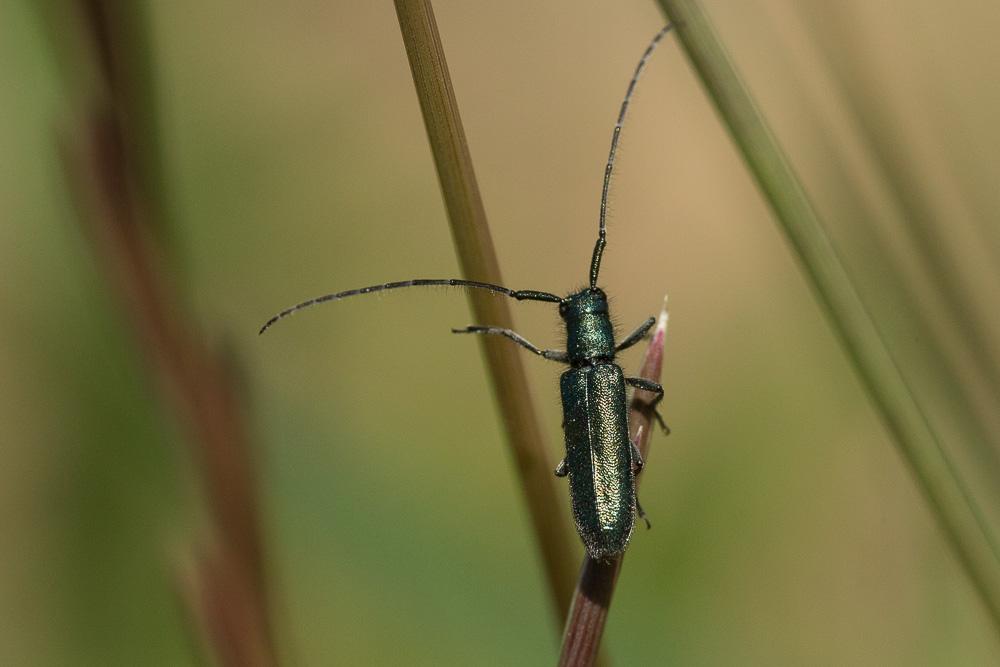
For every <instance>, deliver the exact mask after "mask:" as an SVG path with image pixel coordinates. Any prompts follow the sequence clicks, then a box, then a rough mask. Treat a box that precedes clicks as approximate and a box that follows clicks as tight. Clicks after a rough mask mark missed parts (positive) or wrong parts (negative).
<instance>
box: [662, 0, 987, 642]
mask: <svg viewBox="0 0 1000 667" xmlns="http://www.w3.org/2000/svg"><path fill="white" fill-rule="evenodd" d="M659 3H660V6H661V7H662V8H663V12H664V14H666V16H667V18H668V19H669V20H670V21H671V22H672V23H674V24H675V26H676V28H677V37H678V39H679V41H680V44H681V46H682V47H683V49H684V51H685V52H686V54H687V56H688V59H689V60H690V61H691V64H692V66H693V67H694V69H695V71H696V72H697V73H698V76H699V77H700V78H701V81H702V84H703V85H704V86H705V90H706V91H707V92H708V94H709V96H710V97H711V98H712V101H713V102H714V103H715V107H716V110H717V111H718V112H719V115H720V117H721V118H722V120H723V122H724V123H725V125H726V127H727V129H728V130H729V133H730V135H731V136H732V138H733V141H735V143H736V145H737V147H738V148H739V150H740V152H741V153H742V155H743V159H744V160H745V161H746V164H747V166H748V167H749V169H750V173H751V174H752V175H753V177H754V178H755V179H756V180H757V184H758V186H759V187H760V189H761V191H762V192H763V194H764V196H765V198H766V199H767V201H768V203H769V204H770V206H771V209H772V210H773V212H774V217H775V220H776V222H778V225H779V227H780V228H781V230H782V231H783V232H784V234H785V237H786V238H787V239H788V241H789V243H790V245H791V246H792V248H793V250H794V251H795V253H796V255H797V256H798V259H799V262H800V265H801V266H802V268H803V270H804V272H805V275H806V277H807V278H808V280H809V283H810V285H811V287H812V288H813V294H814V296H815V297H816V299H817V301H818V302H819V303H820V305H821V306H822V307H823V309H824V310H825V311H826V314H827V317H828V319H829V322H830V324H831V325H832V327H833V330H834V331H835V332H836V334H837V335H838V336H839V338H840V342H841V344H842V345H843V346H844V349H845V351H846V352H847V355H848V357H849V358H850V360H851V362H852V363H853V365H854V368H855V370H856V371H857V372H858V375H859V377H860V379H861V382H862V384H863V385H864V387H865V389H866V390H867V391H868V395H869V397H870V398H871V400H872V402H873V403H874V405H875V407H876V408H877V409H878V411H879V412H880V414H881V416H882V420H883V422H884V423H885V425H886V427H887V428H888V429H889V432H890V433H891V434H892V436H893V439H894V440H895V442H896V445H897V447H898V448H899V451H900V453H901V454H902V455H903V458H904V460H905V461H906V462H907V464H908V466H909V468H910V472H911V473H912V475H913V478H914V480H915V481H916V482H917V485H918V487H919V488H920V490H921V491H922V492H923V494H924V497H925V499H926V500H927V502H928V504H929V505H930V508H931V511H932V513H933V515H934V517H935V518H936V519H937V522H938V524H939V525H940V526H941V528H942V530H943V531H944V534H945V537H946V539H947V542H948V544H949V545H950V546H951V548H952V551H953V553H954V554H955V555H956V556H957V557H958V561H959V563H961V565H962V567H963V568H964V570H965V572H966V574H967V575H968V576H969V578H970V579H971V581H972V584H973V586H974V587H975V589H976V591H977V592H978V593H979V595H980V597H981V598H982V600H983V602H984V603H985V605H986V608H987V610H988V611H989V613H990V615H991V617H992V620H993V622H994V624H995V626H996V628H997V630H1000V548H998V546H997V542H996V540H995V538H994V536H993V535H992V534H991V532H990V529H989V526H988V525H987V524H986V521H985V519H984V518H983V516H982V513H981V511H980V510H979V508H978V507H977V506H976V503H975V500H974V499H973V497H972V495H971V494H970V493H969V491H968V489H967V487H966V484H965V482H964V481H963V480H962V478H961V477H960V476H959V472H958V470H957V469H956V468H955V466H954V465H953V464H952V462H951V461H950V459H949V458H948V455H947V453H946V452H945V449H944V447H943V446H942V443H941V442H940V441H939V440H938V437H937V434H936V433H934V431H933V429H932V428H931V425H930V423H929V422H928V420H927V417H926V416H925V415H924V413H923V411H922V410H921V408H920V405H919V404H918V403H917V401H916V399H915V398H914V396H913V394H912V392H911V391H910V389H909V387H908V386H907V384H906V380H905V379H904V378H903V375H902V373H901V372H900V370H899V368H898V367H897V366H896V362H895V360H894V359H893V357H892V354H891V353H890V352H889V350H888V348H887V347H886V344H885V342H884V341H883V340H882V336H881V335H880V333H879V331H878V329H877V327H876V326H875V323H874V322H873V321H872V318H871V316H870V315H869V314H868V311H867V309H866V308H865V306H864V304H863V302H862V301H861V298H860V296H859V295H858V292H857V290H856V289H855V287H854V284H853V282H852V281H851V279H850V276H849V275H848V273H847V270H846V269H845V268H844V266H843V264H842V263H841V261H840V258H839V257H838V256H837V253H836V251H835V250H834V248H833V245H832V243H831V242H830V239H829V237H828V236H827V234H826V231H825V230H824V228H823V225H822V223H821V222H820V220H819V216H818V215H817V214H816V211H815V210H814V209H813V207H812V204H811V203H810V201H809V199H808V197H807V196H806V193H805V190H804V189H803V187H802V184H801V183H800V182H799V179H798V177H797V176H796V175H795V172H794V171H792V168H791V165H789V163H788V160H787V159H786V158H785V155H784V152H783V151H782V150H781V148H780V147H779V146H778V143H777V141H776V140H775V138H774V135H773V134H772V133H771V130H770V128H769V127H768V125H767V123H766V121H765V120H764V117H763V116H762V115H761V113H760V111H759V110H758V108H757V105H756V103H755V102H754V100H753V98H752V97H751V95H750V92H749V90H748V89H747V87H746V85H745V84H744V83H743V80H742V78H741V77H740V75H739V73H738V72H737V71H736V68H735V67H734V65H733V63H732V61H731V59H730V57H729V54H728V53H727V52H726V49H725V47H724V46H723V45H722V42H721V41H720V40H719V37H718V35H716V33H715V29H714V28H713V27H712V24H711V22H710V21H709V19H708V16H707V15H706V14H705V12H704V10H703V9H702V8H701V5H700V3H699V2H697V0H659Z"/></svg>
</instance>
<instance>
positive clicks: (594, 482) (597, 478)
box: [560, 363, 635, 559]
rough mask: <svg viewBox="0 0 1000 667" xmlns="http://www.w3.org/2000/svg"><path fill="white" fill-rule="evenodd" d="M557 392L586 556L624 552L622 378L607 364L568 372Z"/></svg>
mask: <svg viewBox="0 0 1000 667" xmlns="http://www.w3.org/2000/svg"><path fill="white" fill-rule="evenodd" d="M560 388H561V390H562V404H563V430H564V431H565V434H566V465H567V467H568V469H569V488H570V498H571V501H572V505H573V518H574V519H575V520H576V528H577V530H578V531H579V533H580V537H581V538H582V539H583V543H584V545H585V546H586V547H587V553H588V554H590V556H591V557H592V558H595V559H606V558H610V557H612V556H615V555H617V554H619V553H621V552H622V551H624V550H625V547H626V545H627V544H628V540H629V537H630V536H631V535H632V525H633V523H634V521H635V479H634V476H633V473H632V450H631V444H630V443H629V437H628V423H627V421H626V410H625V376H624V374H623V373H622V370H621V368H619V367H618V366H617V365H615V364H612V363H605V364H597V365H594V366H585V367H583V368H574V369H571V370H568V371H566V372H565V373H563V374H562V377H561V378H560Z"/></svg>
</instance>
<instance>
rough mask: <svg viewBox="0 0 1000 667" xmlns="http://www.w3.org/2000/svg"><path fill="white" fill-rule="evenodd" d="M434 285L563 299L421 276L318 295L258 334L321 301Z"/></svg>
mask: <svg viewBox="0 0 1000 667" xmlns="http://www.w3.org/2000/svg"><path fill="white" fill-rule="evenodd" d="M434 285H442V286H445V287H470V288H474V289H484V290H488V291H490V292H493V293H494V294H502V295H504V296H509V297H511V298H513V299H517V300H518V301H547V302H549V303H559V302H561V301H562V299H561V298H560V297H558V296H556V295H555V294H549V293H548V292H539V291H538V290H512V289H507V288H506V287H501V286H500V285H494V284H493V283H482V282H479V281H477V280H462V279H461V278H441V279H438V278H433V279H431V278H419V279H417V280H401V281H399V282H395V283H383V284H381V285H371V286H369V287H359V288H357V289H349V290H345V291H343V292H336V293H334V294H325V295H323V296H318V297H316V298H315V299H309V300H308V301H303V302H302V303H300V304H297V305H294V306H292V307H291V308H285V309H284V310H283V311H281V312H280V313H278V314H277V315H275V316H274V317H272V318H271V319H269V320H268V321H267V322H265V323H264V326H262V327H261V328H260V331H259V332H258V334H262V333H264V332H265V331H267V330H268V329H269V328H270V327H271V325H272V324H274V323H275V322H277V321H278V320H281V319H284V318H286V317H288V316H289V315H294V314H295V313H297V312H299V311H300V310H302V309H304V308H308V307H310V306H315V305H317V304H320V303H326V302H327V301H338V300H340V299H346V298H347V297H349V296H357V295H359V294H371V293H372V292H382V291H385V290H390V289H399V288H400V287H429V286H434Z"/></svg>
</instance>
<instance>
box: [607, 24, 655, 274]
mask: <svg viewBox="0 0 1000 667" xmlns="http://www.w3.org/2000/svg"><path fill="white" fill-rule="evenodd" d="M671 27H672V26H671V25H670V24H669V23H668V24H667V25H665V26H663V27H662V28H660V31H659V32H658V33H656V35H655V36H654V37H653V39H652V41H651V42H650V43H649V46H647V47H646V51H645V52H644V53H643V54H642V58H640V59H639V64H638V65H636V66H635V73H634V74H632V80H631V81H629V82H628V90H626V91H625V99H624V100H622V106H621V109H620V110H619V111H618V121H617V122H616V123H615V129H614V132H613V133H612V134H611V152H610V153H609V154H608V164H607V166H606V167H605V168H604V188H603V189H602V190H601V223H600V227H599V228H598V232H597V244H596V245H594V256H593V258H592V259H591V260H590V286H591V287H597V275H598V274H599V273H600V272H601V256H602V255H603V254H604V246H605V245H607V242H608V241H607V235H608V233H607V216H608V188H609V186H610V185H611V172H612V170H613V169H614V166H615V152H617V150H618V137H619V136H620V135H621V132H622V124H623V123H624V122H625V113H626V112H627V111H628V105H629V101H630V100H631V99H632V93H634V92H635V84H636V83H637V82H638V81H639V75H640V74H642V70H643V68H645V67H646V61H648V60H649V57H650V56H651V55H653V51H654V50H655V49H656V45H657V44H659V43H660V40H661V39H663V36H664V35H666V34H667V33H668V32H669V31H670V28H671Z"/></svg>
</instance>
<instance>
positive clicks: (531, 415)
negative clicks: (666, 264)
mask: <svg viewBox="0 0 1000 667" xmlns="http://www.w3.org/2000/svg"><path fill="white" fill-rule="evenodd" d="M396 15H397V16H398V18H399V27H400V30H401V31H402V34H403V43H404V44H405V46H406V55H407V57H408V58H409V61H410V68H411V70H412V72H413V83H414V86H415V87H416V90H417V97H418V98H419V100H420V109H421V111H422V112H423V117H424V124H425V126H426V128H427V136H428V139H429V140H430V145H431V151H432V152H433V154H434V163H435V165H436V166H437V173H438V178H439V180H440V182H441V191H442V194H443V195H444V201H445V207H446V209H447V211H448V220H449V222H450V224H451V232H452V237H453V239H454V241H455V247H456V249H457V252H458V259H459V264H460V265H461V268H462V274H463V276H464V277H465V278H466V279H468V280H481V281H485V282H490V283H494V284H501V285H502V284H503V280H502V278H501V276H500V267H499V264H498V262H497V258H496V252H495V251H494V249H493V240H492V238H491V236H490V231H489V226H488V225H487V221H486V211H485V209H484V208H483V202H482V198H481V197H480V195H479V186H478V185H477V183H476V176H475V173H474V171H473V168H472V158H471V155H470V153H469V146H468V143H467V142H466V139H465V131H464V130H463V129H462V121H461V118H460V117H459V114H458V104H457V102H456V101H455V92H454V89H453V88H452V84H451V78H450V76H449V74H448V65H447V63H446V62H445V57H444V49H443V48H442V46H441V39H440V36H439V35H438V29H437V23H436V22H435V20H434V12H433V10H432V8H431V3H430V1H429V0H396ZM469 300H470V302H471V304H472V310H473V313H474V316H475V318H476V321H477V322H478V323H480V324H488V325H491V326H498V327H504V328H513V327H512V319H511V314H510V308H509V307H508V306H509V303H508V301H507V300H506V299H504V298H498V297H496V296H492V295H488V294H479V293H470V294H469ZM480 344H481V345H482V346H483V351H484V354H485V356H486V364H487V367H488V369H489V373H490V378H491V380H492V384H493V388H494V395H495V397H496V400H497V402H498V403H499V407H500V413H501V416H502V420H503V424H504V429H505V431H506V436H507V442H508V444H509V446H510V450H511V453H512V454H513V457H514V463H515V466H516V468H517V473H518V479H519V481H520V484H521V490H522V492H523V493H524V497H525V500H526V502H527V505H528V511H529V513H530V515H531V520H532V525H533V527H534V532H535V537H536V539H537V541H538V544H539V546H540V549H541V554H542V561H543V566H544V568H545V575H546V580H547V582H548V585H549V594H550V596H551V599H552V602H553V610H554V612H555V614H556V618H557V619H558V622H559V623H561V622H562V619H563V618H565V615H566V609H567V606H568V604H569V599H570V595H571V594H572V591H573V578H574V574H573V566H572V562H573V556H572V554H573V548H572V546H571V542H570V540H569V536H568V533H567V528H566V527H567V526H568V522H567V521H566V517H565V513H564V512H563V511H561V509H560V508H561V507H562V506H563V504H562V503H561V502H560V500H559V498H558V496H557V494H556V488H555V484H554V483H553V476H552V470H553V465H552V463H551V461H549V459H548V456H547V454H546V449H545V446H544V439H543V437H542V429H541V426H540V425H539V421H538V417H537V414H536V412H535V408H534V405H533V403H532V401H531V394H530V391H529V390H528V381H527V377H526V376H525V373H524V367H523V365H522V363H521V356H520V351H519V350H518V349H517V348H516V347H515V346H513V345H511V344H510V343H509V342H507V341H502V340H497V339H496V338H495V337H492V336H482V337H480Z"/></svg>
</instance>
